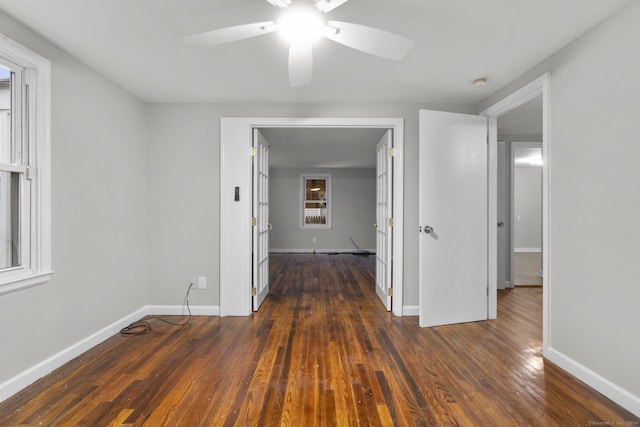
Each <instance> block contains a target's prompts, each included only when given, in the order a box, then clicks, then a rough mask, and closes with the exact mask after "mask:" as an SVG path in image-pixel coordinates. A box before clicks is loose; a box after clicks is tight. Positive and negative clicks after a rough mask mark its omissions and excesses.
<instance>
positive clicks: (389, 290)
mask: <svg viewBox="0 0 640 427" xmlns="http://www.w3.org/2000/svg"><path fill="white" fill-rule="evenodd" d="M387 295H389V296H390V297H392V296H393V288H387Z"/></svg>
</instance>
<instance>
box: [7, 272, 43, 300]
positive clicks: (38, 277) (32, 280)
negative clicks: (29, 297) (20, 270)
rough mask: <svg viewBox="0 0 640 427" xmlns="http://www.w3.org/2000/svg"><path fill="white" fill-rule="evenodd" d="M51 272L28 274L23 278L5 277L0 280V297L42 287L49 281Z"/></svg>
mask: <svg viewBox="0 0 640 427" xmlns="http://www.w3.org/2000/svg"><path fill="white" fill-rule="evenodd" d="M52 276H53V271H45V272H40V273H30V274H25V275H23V276H17V277H15V276H14V277H10V278H9V277H7V278H6V279H1V280H0V295H4V294H8V293H11V292H16V291H19V290H22V289H26V288H30V287H33V286H38V285H42V284H44V283H47V282H48V281H49V280H51V277H52Z"/></svg>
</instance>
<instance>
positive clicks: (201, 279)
mask: <svg viewBox="0 0 640 427" xmlns="http://www.w3.org/2000/svg"><path fill="white" fill-rule="evenodd" d="M198 289H207V276H198Z"/></svg>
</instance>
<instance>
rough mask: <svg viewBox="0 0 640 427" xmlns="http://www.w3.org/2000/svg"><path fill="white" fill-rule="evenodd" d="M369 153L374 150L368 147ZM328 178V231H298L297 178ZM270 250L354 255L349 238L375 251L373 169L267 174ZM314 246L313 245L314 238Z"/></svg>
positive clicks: (292, 170)
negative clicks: (330, 189)
mask: <svg viewBox="0 0 640 427" xmlns="http://www.w3.org/2000/svg"><path fill="white" fill-rule="evenodd" d="M371 150H375V147H374V146H371ZM303 173H305V174H310V173H311V174H325V173H330V174H331V187H332V190H333V191H332V192H333V194H332V196H331V203H332V205H333V208H332V217H331V221H332V227H331V229H301V228H300V204H301V194H300V175H301V174H303ZM269 190H270V194H269V196H270V200H269V201H270V203H269V205H270V212H269V214H270V215H269V218H270V221H271V223H272V224H273V230H272V231H271V234H270V237H269V239H270V241H269V246H270V248H271V249H272V250H294V251H295V250H313V249H315V250H316V251H327V250H340V251H353V250H356V248H355V247H354V246H353V244H352V243H351V241H350V240H349V236H351V237H352V238H353V239H354V240H355V242H356V243H357V244H358V246H359V247H360V248H362V249H366V250H372V251H375V248H376V229H375V227H374V224H375V222H376V210H375V209H376V170H375V169H345V168H341V169H315V168H312V169H309V168H307V169H296V168H271V169H270V171H269ZM314 237H315V238H316V242H315V243H314V242H313V238H314Z"/></svg>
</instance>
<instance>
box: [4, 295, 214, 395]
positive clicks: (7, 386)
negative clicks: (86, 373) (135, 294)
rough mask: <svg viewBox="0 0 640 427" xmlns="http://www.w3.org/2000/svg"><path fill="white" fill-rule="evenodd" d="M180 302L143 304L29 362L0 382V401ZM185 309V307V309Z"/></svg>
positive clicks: (200, 310)
mask: <svg viewBox="0 0 640 427" xmlns="http://www.w3.org/2000/svg"><path fill="white" fill-rule="evenodd" d="M183 308H184V306H182V305H180V306H160V305H158V306H154V305H146V306H144V307H142V308H140V309H138V310H136V311H134V312H133V313H131V314H129V315H127V316H125V317H123V318H122V319H119V320H117V321H115V322H113V323H112V324H110V325H108V326H106V327H104V328H102V329H100V330H99V331H97V332H95V333H93V334H91V335H89V336H88V337H86V338H84V339H81V340H80V341H78V342H77V343H75V344H72V345H70V346H69V347H67V348H65V349H63V350H61V351H59V352H58V353H56V354H54V355H53V356H51V357H49V358H47V359H45V360H43V361H42V362H40V363H37V364H35V365H33V366H32V367H30V368H28V369H26V370H24V371H22V372H21V373H19V374H18V375H16V376H14V377H13V378H10V379H9V380H7V381H5V382H4V383H2V384H0V402H2V401H4V400H6V399H8V398H10V397H11V396H13V395H14V394H16V393H18V392H19V391H20V390H22V389H24V388H25V387H28V386H29V385H31V384H33V383H34V382H36V381H37V380H39V379H40V378H42V377H44V376H45V375H48V374H50V373H51V372H53V371H54V370H56V369H58V368H59V367H61V366H62V365H64V364H65V363H67V362H70V361H71V360H73V359H75V358H76V357H78V356H80V355H81V354H83V353H85V352H87V351H88V350H90V349H92V348H93V347H95V346H97V345H98V344H100V343H102V342H104V341H106V340H107V339H109V338H111V337H112V336H114V335H116V334H117V333H119V332H120V330H121V329H122V328H124V327H125V326H127V325H130V324H131V323H133V322H135V321H137V320H140V319H141V318H143V317H145V316H148V315H152V314H155V315H164V316H173V315H178V316H179V315H182V314H183V313H182V311H183ZM190 309H191V313H192V314H193V315H194V316H217V315H218V314H219V312H220V307H217V306H190ZM185 311H186V309H185Z"/></svg>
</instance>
